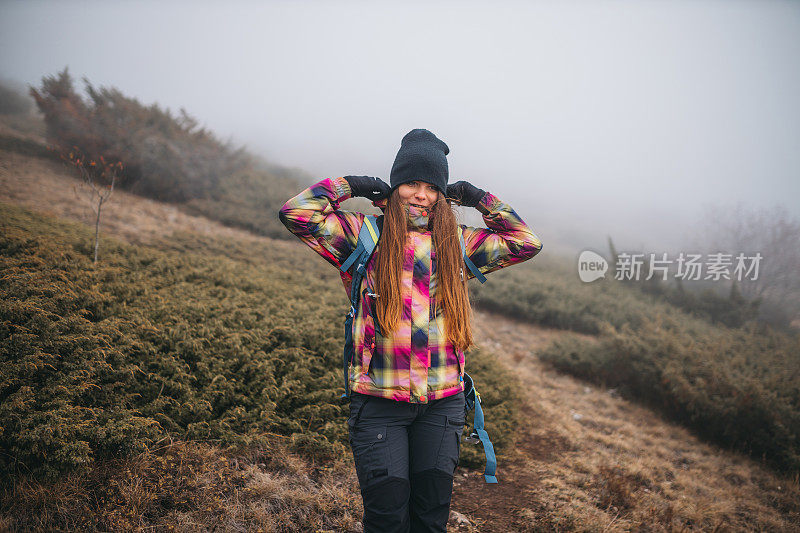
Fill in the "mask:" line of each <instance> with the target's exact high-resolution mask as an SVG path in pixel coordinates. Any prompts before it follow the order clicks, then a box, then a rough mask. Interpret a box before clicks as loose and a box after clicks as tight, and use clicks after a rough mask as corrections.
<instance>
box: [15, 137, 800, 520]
mask: <svg viewBox="0 0 800 533" xmlns="http://www.w3.org/2000/svg"><path fill="white" fill-rule="evenodd" d="M77 184H78V182H77V180H75V179H74V178H72V177H71V176H70V175H69V174H67V173H66V169H64V168H62V167H60V166H59V165H58V164H56V163H52V162H47V161H42V160H39V159H35V158H30V157H25V156H21V155H18V154H14V153H9V152H0V199H1V200H4V201H12V202H16V203H20V204H23V205H26V206H29V207H32V208H34V209H37V210H41V211H47V212H50V213H53V214H55V215H57V216H62V217H66V218H70V219H73V220H79V221H83V222H85V223H87V224H89V223H90V222H89V221H90V216H89V208H88V206H87V207H85V208H84V207H82V206H84V205H85V204H83V203H81V202H80V201H77V200H76V194H75V192H74V191H73V186H75V185H77ZM78 198H79V197H78ZM112 202H113V203H112V204H111V205H110V206H109V209H108V211H107V214H106V218H105V219H104V223H103V231H106V232H108V234H110V235H113V236H114V237H117V238H121V239H123V240H126V241H128V242H132V243H148V242H149V243H152V242H156V241H158V240H161V239H167V238H169V236H170V235H172V234H173V233H174V232H185V231H195V232H199V233H200V234H202V235H223V236H225V237H226V238H230V239H236V240H245V242H249V240H253V241H260V242H266V241H269V239H266V238H264V237H257V236H253V235H251V234H249V233H247V232H244V231H241V230H235V229H231V228H226V227H224V226H222V225H220V224H217V223H214V222H211V221H208V220H206V219H203V218H200V217H192V216H189V215H186V214H184V213H181V212H180V211H179V210H178V209H176V208H175V207H174V206H170V205H164V204H159V203H158V202H153V201H151V200H146V199H142V198H139V197H136V196H134V195H131V194H128V193H125V192H123V191H117V192H115V193H114V196H113V197H112ZM269 242H270V245H271V246H302V245H301V244H300V243H295V242H282V241H269ZM101 253H102V249H101ZM475 326H476V339H477V341H478V342H479V343H482V344H485V345H486V346H488V347H489V348H491V349H493V350H495V351H497V353H498V354H499V355H500V356H501V358H502V360H503V361H504V362H505V363H507V364H508V365H509V366H510V367H512V368H513V369H515V370H516V371H517V372H518V373H519V375H520V376H521V377H522V378H523V379H524V381H525V382H526V383H527V384H528V389H527V391H526V397H527V399H526V406H525V409H524V419H525V424H523V425H522V426H521V427H520V428H519V441H518V448H517V450H516V451H515V453H514V456H513V458H512V460H511V461H508V462H504V463H501V464H500V466H499V470H498V476H499V478H500V484H498V485H487V484H485V483H484V482H483V478H482V476H481V475H480V474H479V473H476V472H469V473H467V472H464V471H463V470H459V472H458V474H457V481H456V488H455V491H454V497H453V507H452V508H453V510H454V511H455V512H454V513H453V515H452V517H451V521H450V528H451V530H452V531H489V532H493V531H494V532H502V533H506V532H509V531H670V532H672V531H676V532H677V531H719V532H721V531H800V526H798V524H800V504H798V502H800V488H798V480H797V479H785V478H782V477H780V476H778V475H776V474H774V473H773V472H771V471H770V470H768V469H766V468H763V467H762V466H761V465H759V464H758V463H757V462H754V461H752V460H750V459H748V458H746V457H744V456H742V455H738V454H734V453H730V452H727V451H724V450H721V449H719V448H717V447H715V446H712V445H708V444H705V443H703V442H701V441H699V440H698V439H697V438H695V437H694V436H693V435H692V434H690V433H689V432H688V431H687V430H686V429H684V428H682V427H680V426H677V425H674V424H670V423H667V422H665V421H664V420H663V419H661V418H660V417H659V416H657V415H655V414H653V413H652V412H651V411H649V410H647V409H645V408H643V407H640V406H638V405H636V404H633V403H631V402H628V401H626V400H624V399H621V398H619V397H617V395H616V394H615V392H614V391H613V390H604V389H602V388H598V387H595V386H589V385H586V384H584V383H582V382H579V381H577V380H576V379H574V378H572V377H569V376H565V375H560V374H557V373H555V372H554V371H552V370H550V369H548V368H547V367H546V366H544V365H543V364H542V363H540V362H539V360H538V359H537V357H536V354H537V352H538V351H539V350H541V349H542V348H543V347H544V346H546V345H547V344H548V343H549V342H551V341H552V340H554V339H556V338H559V337H560V336H562V335H564V334H565V333H564V332H561V331H556V330H548V329H543V328H539V327H536V326H531V325H528V324H522V323H515V322H512V321H510V320H508V319H506V318H504V317H499V316H495V315H491V314H488V313H485V312H481V311H476V313H475ZM487 416H491V413H487ZM464 445H465V446H466V445H468V444H464ZM276 458H278V459H279V460H275V459H276ZM3 502H4V503H3V507H2V511H1V512H2V514H0V530H2V529H13V524H14V523H15V522H14V520H22V522H17V523H18V524H26V525H27V526H31V527H34V526H35V525H36V524H37V523H39V524H45V523H50V524H54V523H62V524H64V529H72V528H71V527H69V525H70V524H72V525H78V524H81V523H84V522H85V521H86V520H88V519H89V518H90V517H91V515H93V514H96V515H97V516H98V517H99V518H97V520H102V522H98V523H102V524H103V526H102V527H101V529H106V530H111V529H116V528H114V527H112V526H113V525H115V524H116V525H120V526H122V529H126V528H130V529H140V530H142V531H145V530H150V529H155V530H159V531H160V530H164V531H168V530H187V531H188V530H193V531H194V530H213V529H217V530H233V531H236V530H240V529H241V530H258V529H261V530H266V531H313V530H315V529H317V528H319V529H320V530H325V528H329V530H333V531H346V530H348V528H352V530H354V531H356V530H359V529H360V526H359V524H358V523H357V522H358V517H359V516H360V512H361V502H360V497H359V495H358V490H357V482H356V480H355V476H354V474H353V471H352V459H351V458H349V457H344V458H342V459H341V461H339V462H337V463H336V464H333V465H324V467H323V466H315V465H309V464H305V463H303V462H302V461H301V460H300V459H298V458H296V457H292V456H291V455H289V454H286V453H285V452H284V451H280V446H279V445H277V444H276V448H275V449H274V450H271V451H270V452H269V453H264V452H261V453H259V452H252V453H251V455H250V456H244V455H243V454H241V453H240V454H238V455H237V454H231V453H230V452H224V451H222V450H219V449H215V448H214V447H211V446H203V445H189V444H180V445H175V446H171V447H170V448H167V449H165V450H164V451H163V452H158V453H156V452H153V453H151V454H149V455H147V456H143V457H139V458H137V459H135V460H132V461H128V462H124V463H119V464H108V465H105V466H104V467H103V469H102V470H97V471H93V473H92V474H91V475H90V476H88V477H86V478H66V479H65V480H62V481H61V482H59V483H58V484H55V485H50V486H45V485H37V484H32V483H29V482H24V481H20V483H19V484H18V485H17V487H16V492H14V493H13V496H12V497H9V496H8V495H6V497H5V498H4V500H3ZM48 520H49V522H48ZM59 521H61V522H59ZM170 526H171V528H172V529H170ZM304 528H305V529H304ZM20 529H28V527H20ZM51 529H52V527H51Z"/></svg>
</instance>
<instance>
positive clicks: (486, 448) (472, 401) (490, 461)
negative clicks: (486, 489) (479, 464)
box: [464, 372, 497, 483]
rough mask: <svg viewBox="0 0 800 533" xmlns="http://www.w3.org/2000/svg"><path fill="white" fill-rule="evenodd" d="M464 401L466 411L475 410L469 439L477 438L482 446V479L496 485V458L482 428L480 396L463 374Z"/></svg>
mask: <svg viewBox="0 0 800 533" xmlns="http://www.w3.org/2000/svg"><path fill="white" fill-rule="evenodd" d="M464 376H465V379H464V391H465V393H464V399H465V401H466V403H467V410H471V409H473V408H474V409H475V419H474V421H473V422H474V431H473V434H472V435H470V437H477V438H478V439H480V441H481V444H483V453H484V455H485V456H486V468H485V469H484V471H483V477H484V479H485V480H486V483H497V476H496V473H497V458H496V457H495V455H494V446H493V445H492V441H491V440H489V434H488V433H486V430H485V429H484V428H483V423H484V419H483V408H482V407H481V395H480V394H479V393H478V391H476V390H475V384H474V383H473V381H472V378H471V377H470V376H469V374H467V373H466V372H465V373H464Z"/></svg>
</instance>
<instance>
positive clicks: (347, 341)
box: [339, 215, 380, 398]
mask: <svg viewBox="0 0 800 533" xmlns="http://www.w3.org/2000/svg"><path fill="white" fill-rule="evenodd" d="M378 216H379V215H366V216H365V217H364V223H363V224H362V225H361V229H360V230H359V231H358V244H357V245H356V248H355V250H353V252H352V253H351V254H350V256H349V257H348V258H347V260H346V261H345V262H344V263H342V266H341V267H340V268H339V270H341V271H342V272H347V270H348V269H349V268H350V267H351V266H352V265H353V263H356V261H358V263H357V264H356V268H355V269H353V279H352V282H351V284H350V311H349V312H348V313H347V318H346V319H345V322H344V354H343V359H342V368H343V373H344V394H342V398H349V397H350V375H349V374H350V364H351V363H352V361H353V356H354V354H355V346H354V345H353V320H354V319H355V316H356V307H357V306H358V300H359V294H358V289H359V287H361V280H362V279H364V275H365V274H366V273H367V261H368V260H369V258H370V256H371V255H372V252H373V251H375V246H376V245H377V244H378V239H379V238H380V227H379V226H378Z"/></svg>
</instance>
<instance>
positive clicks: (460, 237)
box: [458, 226, 486, 283]
mask: <svg viewBox="0 0 800 533" xmlns="http://www.w3.org/2000/svg"><path fill="white" fill-rule="evenodd" d="M458 244H459V245H461V255H462V256H464V264H465V265H467V268H468V269H469V271H470V272H472V274H473V275H474V276H475V277H476V278H478V281H480V282H481V283H486V276H484V275H483V274H481V271H480V270H478V267H476V266H475V263H473V262H472V259H470V258H469V256H468V255H467V247H466V246H465V245H464V233H463V230H462V228H461V226H458Z"/></svg>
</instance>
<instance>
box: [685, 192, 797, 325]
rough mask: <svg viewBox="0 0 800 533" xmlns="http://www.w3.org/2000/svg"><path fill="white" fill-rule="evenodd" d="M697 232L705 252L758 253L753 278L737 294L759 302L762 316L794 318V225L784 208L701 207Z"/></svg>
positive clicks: (795, 297) (795, 281)
mask: <svg viewBox="0 0 800 533" xmlns="http://www.w3.org/2000/svg"><path fill="white" fill-rule="evenodd" d="M698 228H702V230H703V231H702V235H703V238H702V239H701V242H700V243H698V244H701V246H702V247H703V248H705V249H708V250H710V251H725V252H727V253H734V252H751V253H754V252H759V253H760V254H761V255H762V256H763V260H762V262H761V265H760V271H759V276H758V279H756V280H752V279H749V280H744V281H743V282H742V283H741V285H740V288H741V293H742V295H743V296H744V297H745V298H747V299H755V298H761V299H762V301H763V303H762V306H761V310H762V315H764V314H769V315H773V317H770V318H776V319H777V315H781V320H776V321H788V322H791V321H793V320H794V321H796V320H798V319H800V276H798V275H797V273H798V272H800V221H798V220H797V218H795V217H793V216H792V215H791V213H790V212H789V211H788V210H787V209H786V208H785V207H783V206H781V205H776V206H773V207H772V208H769V209H765V208H762V209H754V208H751V207H748V206H746V205H744V204H742V203H739V204H737V205H735V206H719V205H715V206H710V205H707V206H706V210H705V213H704V216H703V217H702V218H701V221H700V223H699V225H698Z"/></svg>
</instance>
